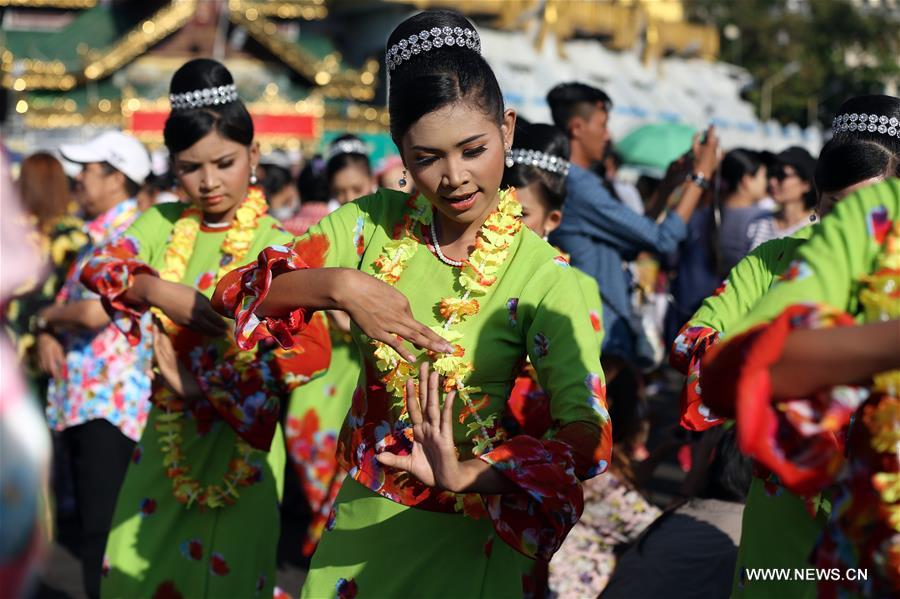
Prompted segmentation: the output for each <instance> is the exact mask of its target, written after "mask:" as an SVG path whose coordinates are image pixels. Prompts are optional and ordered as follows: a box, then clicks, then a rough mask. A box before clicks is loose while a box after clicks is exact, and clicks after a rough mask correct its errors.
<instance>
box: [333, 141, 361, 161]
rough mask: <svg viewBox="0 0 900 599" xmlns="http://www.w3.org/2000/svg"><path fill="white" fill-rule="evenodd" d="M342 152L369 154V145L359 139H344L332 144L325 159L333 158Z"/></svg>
mask: <svg viewBox="0 0 900 599" xmlns="http://www.w3.org/2000/svg"><path fill="white" fill-rule="evenodd" d="M341 154H362V155H363V156H368V155H369V146H367V145H366V144H364V143H363V142H362V141H360V140H358V139H342V140H340V141H336V142H334V143H332V144H331V147H329V148H328V156H326V158H325V160H331V159H332V158H334V157H335V156H340V155H341Z"/></svg>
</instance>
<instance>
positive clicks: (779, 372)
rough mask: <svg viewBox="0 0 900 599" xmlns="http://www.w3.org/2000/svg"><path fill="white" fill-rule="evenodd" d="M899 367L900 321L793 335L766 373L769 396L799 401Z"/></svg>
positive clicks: (799, 332) (799, 331)
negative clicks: (769, 381)
mask: <svg viewBox="0 0 900 599" xmlns="http://www.w3.org/2000/svg"><path fill="white" fill-rule="evenodd" d="M895 368H900V320H889V321H887V322H879V323H874V324H866V325H860V326H852V327H837V328H829V329H810V330H796V331H793V332H791V333H790V334H789V335H788V338H787V341H786V342H785V346H784V351H783V352H782V354H781V356H780V358H779V359H778V361H777V362H776V363H775V364H774V365H773V366H772V368H771V370H770V378H771V385H772V396H773V397H781V398H785V397H802V396H805V395H809V394H811V393H814V392H816V391H818V390H820V389H823V388H826V387H831V386H834V385H841V384H852V383H857V382H862V381H866V380H868V379H869V378H871V377H872V376H873V375H875V374H877V373H879V372H884V371H887V370H893V369H895Z"/></svg>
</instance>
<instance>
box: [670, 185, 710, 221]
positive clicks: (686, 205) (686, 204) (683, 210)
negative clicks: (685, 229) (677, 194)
mask: <svg viewBox="0 0 900 599" xmlns="http://www.w3.org/2000/svg"><path fill="white" fill-rule="evenodd" d="M702 196H703V189H702V188H701V187H700V186H699V185H697V184H696V183H694V182H692V181H688V182H687V183H685V184H684V193H682V194H681V200H680V201H679V202H678V205H677V206H675V208H674V210H673V212H675V214H677V215H678V216H680V217H681V220H683V221H684V222H685V223H687V222H688V221H689V220H690V219H691V215H693V214H694V210H696V209H697V204H698V203H699V202H700V198H701V197H702Z"/></svg>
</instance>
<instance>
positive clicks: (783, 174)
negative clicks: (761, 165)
mask: <svg viewBox="0 0 900 599" xmlns="http://www.w3.org/2000/svg"><path fill="white" fill-rule="evenodd" d="M769 176H770V177H772V178H773V179H775V180H777V181H779V182H781V181H784V180H785V179H789V178H791V177H796V176H797V173H789V172H787V171H786V170H785V168H784V167H777V168H775V170H773V171H772V174H771V175H769Z"/></svg>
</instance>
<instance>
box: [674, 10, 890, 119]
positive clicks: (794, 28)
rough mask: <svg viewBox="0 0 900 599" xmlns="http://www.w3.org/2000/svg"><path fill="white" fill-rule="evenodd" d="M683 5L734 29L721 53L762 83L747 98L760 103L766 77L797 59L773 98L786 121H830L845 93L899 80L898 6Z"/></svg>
mask: <svg viewBox="0 0 900 599" xmlns="http://www.w3.org/2000/svg"><path fill="white" fill-rule="evenodd" d="M685 4H686V6H687V8H688V11H689V14H690V15H691V17H692V18H695V19H699V20H702V21H704V22H707V23H710V24H714V25H716V26H717V27H719V29H720V31H725V30H726V28H727V31H725V32H726V33H731V34H732V35H730V36H729V35H724V36H723V40H722V53H721V56H722V59H723V60H726V61H728V62H732V63H735V64H738V65H741V66H743V67H744V68H746V69H747V70H748V71H750V73H751V74H752V75H753V76H754V78H755V80H756V84H755V85H754V87H753V88H751V89H750V90H748V99H749V100H751V101H752V102H754V103H756V104H757V105H759V100H760V86H761V85H762V83H763V81H765V79H766V78H768V77H771V76H772V75H773V74H775V73H777V72H778V71H780V70H781V69H782V68H783V67H784V66H785V65H786V64H788V63H789V62H791V61H796V62H797V63H798V64H799V65H800V70H799V71H798V72H797V74H796V75H794V76H793V77H791V78H790V79H788V80H787V81H785V82H784V83H783V84H782V85H780V86H779V87H778V88H777V89H776V91H775V93H774V95H773V98H772V115H773V117H774V118H776V119H777V120H779V121H781V122H782V123H787V122H792V121H793V122H797V123H807V124H812V123H811V122H810V121H811V120H818V121H819V122H820V123H821V124H823V125H825V126H830V124H831V119H832V118H833V116H834V114H835V112H836V110H837V108H838V107H839V106H840V104H841V102H843V101H844V100H846V99H847V98H849V97H851V96H855V95H860V94H867V93H883V92H884V90H885V87H886V86H887V84H888V82H890V81H894V82H896V81H898V80H900V60H898V56H900V20H898V15H897V12H896V10H894V11H893V12H891V10H890V9H888V8H870V9H865V10H863V9H859V8H857V7H855V6H854V5H853V4H851V3H850V2H849V1H848V0H806V1H803V0H735V1H734V2H721V1H720V0H687V2H686V3H685ZM735 28H736V29H735ZM735 32H737V33H738V35H737V36H735V35H734V33H735ZM729 38H731V39H729Z"/></svg>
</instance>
